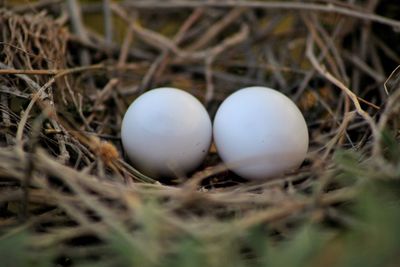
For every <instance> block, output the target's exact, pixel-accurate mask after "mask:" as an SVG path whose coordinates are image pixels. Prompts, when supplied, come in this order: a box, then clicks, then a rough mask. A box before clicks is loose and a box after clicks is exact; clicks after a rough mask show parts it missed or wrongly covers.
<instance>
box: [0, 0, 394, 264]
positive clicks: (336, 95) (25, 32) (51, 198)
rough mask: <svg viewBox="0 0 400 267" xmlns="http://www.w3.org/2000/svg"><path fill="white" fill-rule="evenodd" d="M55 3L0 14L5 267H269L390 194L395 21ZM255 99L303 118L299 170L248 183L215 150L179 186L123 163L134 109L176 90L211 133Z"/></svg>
mask: <svg viewBox="0 0 400 267" xmlns="http://www.w3.org/2000/svg"><path fill="white" fill-rule="evenodd" d="M67 2H68V3H67V7H68V8H67V9H65V8H63V7H62V6H61V4H59V3H57V2H51V1H39V2H38V3H37V4H32V6H24V5H22V6H20V5H15V6H9V7H8V8H7V9H3V10H0V25H2V27H1V28H0V49H1V50H0V51H1V53H0V97H1V99H0V100H1V103H0V107H1V108H0V113H1V125H2V127H1V129H2V130H1V132H0V145H1V147H2V148H1V149H0V191H1V194H0V225H1V226H0V233H1V235H2V237H1V239H0V248H1V249H0V255H1V257H0V258H2V261H3V259H5V262H6V263H5V264H6V265H5V266H31V265H29V264H32V263H35V264H37V266H42V265H43V266H49V265H45V262H51V263H52V264H58V265H57V266H89V265H86V264H94V263H96V264H97V263H101V266H132V264H133V265H135V264H137V265H140V266H164V265H163V264H165V266H168V264H171V266H172V265H173V264H175V263H178V262H179V263H181V264H184V263H185V256H187V255H189V256H188V257H189V258H188V259H186V260H190V261H196V262H199V263H200V262H203V263H204V264H205V265H207V266H223V265H225V266H226V265H227V264H226V262H228V263H238V265H237V266H250V265H245V264H250V263H249V262H251V264H258V263H260V262H264V263H265V262H270V261H273V260H275V261H274V262H273V263H271V264H278V262H283V261H282V259H283V258H285V257H283V256H282V258H280V259H278V258H274V257H269V258H268V259H264V258H263V255H264V254H263V252H260V248H261V247H262V246H264V245H265V246H266V247H270V246H271V247H272V248H271V249H272V250H273V248H275V247H277V246H278V247H279V244H280V242H281V241H282V240H288V239H289V240H290V239H291V236H293V235H294V233H297V231H298V229H300V228H301V227H302V226H303V225H305V224H307V225H309V224H312V225H318V226H319V227H324V229H325V230H326V229H328V230H329V231H338V232H340V231H342V230H344V229H352V227H353V221H352V220H353V219H354V220H356V219H357V218H354V217H353V214H352V213H351V212H349V206H351V205H353V204H354V205H355V203H358V201H359V199H360V197H359V196H360V195H362V193H361V192H364V191H365V188H366V187H368V184H370V183H376V181H384V182H388V181H397V180H398V179H399V171H398V170H399V166H400V165H399V164H400V157H399V150H398V148H399V135H400V133H399V123H400V121H399V109H400V89H399V84H398V81H399V79H398V77H399V76H398V75H399V71H397V69H396V66H397V64H399V62H400V60H399V57H398V53H400V51H399V50H398V49H397V50H396V47H398V46H397V44H398V42H396V40H393V39H390V38H389V39H388V37H387V35H388V33H390V34H392V33H393V30H395V29H396V28H397V29H398V28H399V27H400V22H398V21H395V20H391V19H388V18H385V17H383V16H378V15H375V14H374V10H375V9H377V8H381V9H382V8H384V7H382V5H383V4H381V5H379V3H378V2H380V1H370V2H374V3H375V2H377V3H375V5H374V4H370V5H366V6H361V5H360V6H355V5H354V6H353V5H351V4H345V3H341V2H339V1H338V3H337V5H325V4H304V3H297V2H295V3H291V2H290V3H288V4H285V3H286V2H282V3H280V2H274V3H273V2H268V1H266V2H251V1H249V2H248V4H246V2H238V3H236V4H234V3H233V2H232V1H230V2H226V3H225V2H221V3H219V2H218V3H217V2H201V1H193V2H190V1H179V2H178V1H177V2H175V1H171V2H170V3H168V4H166V3H164V2H162V1H160V2H157V3H153V1H136V2H126V3H125V2H124V3H122V4H116V3H111V4H110V3H108V4H104V3H103V5H101V4H96V3H95V4H86V5H83V6H79V5H78V4H77V3H76V1H67ZM105 2H107V1H105ZM382 2H383V1H382ZM155 4H157V5H156V6H158V7H159V9H157V8H154V5H155ZM383 6H384V5H383ZM288 9H290V11H289V10H288ZM66 10H67V11H66ZM383 11H385V10H383ZM82 13H83V14H84V16H81V15H79V14H82ZM99 14H100V15H99ZM388 14H389V13H388ZM99 16H100V18H99ZM83 18H84V19H85V23H86V24H87V25H85V23H84V21H83ZM99 24H100V25H102V29H101V31H102V33H101V34H99V33H98V32H96V30H97V31H98V30H99V29H98V25H99ZM88 25H89V26H88ZM90 25H91V26H90ZM68 26H70V27H68ZM96 27H97V28H96ZM103 28H104V30H103ZM382 29H383V30H382ZM382 31H384V32H385V34H383V33H382ZM120 33H122V34H120ZM250 85H265V86H269V87H273V88H277V89H278V90H279V91H281V92H283V93H285V94H286V95H288V96H289V97H290V98H291V99H292V100H293V101H295V102H296V103H297V104H298V106H299V107H300V109H301V110H302V112H303V114H304V116H305V118H306V121H307V123H308V127H309V132H310V149H309V152H308V155H307V158H306V160H305V162H304V163H303V165H302V166H301V167H300V168H299V169H298V170H296V171H294V172H291V173H287V174H285V175H280V176H276V177H273V178H271V179H269V180H267V181H262V182H248V181H245V180H243V179H241V178H240V177H237V176H236V175H235V174H234V173H232V172H230V171H229V170H227V169H226V167H225V166H224V165H223V164H222V163H221V161H220V159H219V158H218V156H217V154H216V152H215V149H214V148H211V149H210V151H209V153H208V156H207V159H206V161H205V163H204V164H203V165H202V166H201V167H199V168H198V169H197V170H196V171H195V172H194V173H192V174H190V175H189V177H177V178H176V179H174V180H160V179H159V178H158V177H148V176H146V175H144V174H142V173H140V172H139V171H137V170H135V169H134V166H133V167H132V166H131V165H130V164H128V163H127V162H126V161H125V160H126V157H125V154H124V151H123V149H122V147H121V144H120V138H119V137H120V135H119V134H120V133H119V131H120V126H121V119H122V117H123V114H124V112H125V111H126V109H127V107H128V105H129V104H130V102H131V101H132V100H133V99H135V98H136V97H137V96H139V95H140V94H141V93H143V92H145V91H146V90H149V89H150V88H154V87H159V86H172V87H178V88H182V89H185V90H186V91H188V92H190V93H192V94H193V95H195V96H196V97H197V98H199V99H200V100H201V101H202V102H203V103H204V105H205V106H206V108H207V110H208V111H209V113H210V114H211V115H212V116H213V115H214V114H215V111H216V109H217V107H218V105H219V104H220V103H221V102H222V101H223V99H224V98H226V97H227V95H229V94H230V93H232V92H234V91H235V90H237V89H239V88H240V87H244V86H250ZM366 181H368V182H366ZM366 184H367V185H366ZM354 216H355V215H354ZM397 219H398V218H397ZM325 230H324V231H325ZM328 230H326V231H328ZM257 238H258V239H257ZM260 238H261V239H260ZM328 239H329V238H326V240H325V239H324V240H325V241H324V242H328V241H330V239H329V240H328ZM257 240H258V241H257ZM264 240H266V241H265V242H264ZM257 242H259V243H257ZM9 244H13V246H14V248H13V249H11V248H8V249H6V248H7V247H9V246H8V245H9ZM324 244H325V245H326V243H324ZM329 244H331V243H329ZM321 247H323V246H322V245H321V246H320V248H321ZM3 248H4V249H3ZM18 249H19V250H18ZM303 249H304V248H303ZM325 249H326V251H328V252H326V251H325V254H329V251H331V250H332V251H334V250H335V248H333V247H332V246H329V245H326V247H325ZM16 250H18V252H15V251H16ZM321 250H323V249H322V248H321ZM285 251H286V250H285ZM335 251H336V250H335ZM319 252H320V254H318V255H320V256H319V257H321V258H323V259H325V260H326V259H327V258H329V257H328V256H327V255H325V254H323V251H322V252H321V251H319ZM337 253H339V254H340V255H342V256H343V255H345V253H344V252H337ZM304 255H306V252H304ZM196 257H197V258H196ZM203 257H204V258H203ZM324 257H325V258H324ZM307 259H309V258H307ZM280 260H281V261H280ZM309 260H310V261H312V262H317V259H315V258H313V259H311V258H310V259H309ZM7 262H9V264H10V265H7ZM16 263H18V264H17V265H15V264H16ZM239 263H240V264H239ZM40 264H42V265H40ZM228 265H229V264H228ZM182 266H184V265H182ZM251 266H258V265H251ZM277 266H279V265H277ZM280 266H283V265H280ZM286 266H289V265H286ZM304 266H306V265H304ZM316 266H319V265H316Z"/></svg>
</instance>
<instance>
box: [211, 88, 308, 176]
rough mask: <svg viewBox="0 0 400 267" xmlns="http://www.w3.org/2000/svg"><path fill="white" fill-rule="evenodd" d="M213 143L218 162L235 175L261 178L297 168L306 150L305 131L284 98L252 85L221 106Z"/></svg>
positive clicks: (277, 93) (306, 131)
mask: <svg viewBox="0 0 400 267" xmlns="http://www.w3.org/2000/svg"><path fill="white" fill-rule="evenodd" d="M214 141H215V145H216V147H217V151H218V154H219V155H220V157H221V159H222V160H223V161H224V162H225V163H226V164H227V166H228V168H230V169H231V170H232V171H234V172H235V173H236V174H238V175H239V176H242V177H243V178H247V179H265V178H270V177H271V176H275V175H279V174H282V173H284V172H286V171H290V170H292V169H295V168H298V167H299V166H300V164H301V163H302V162H303V161H304V158H305V156H306V153H307V150H308V130H307V125H306V122H305V120H304V117H303V115H302V114H301V112H300V110H299V109H298V108H297V106H296V105H295V104H294V103H293V102H292V101H291V100H290V99H289V98H288V97H286V96H285V95H283V94H282V93H280V92H278V91H276V90H273V89H270V88H266V87H259V86H255V87H248V88H243V89H241V90H238V91H237V92H235V93H233V94H232V95H230V96H229V97H228V98H227V99H226V100H225V101H224V102H223V103H222V104H221V106H220V107H219V109H218V111H217V113H216V115H215V120H214Z"/></svg>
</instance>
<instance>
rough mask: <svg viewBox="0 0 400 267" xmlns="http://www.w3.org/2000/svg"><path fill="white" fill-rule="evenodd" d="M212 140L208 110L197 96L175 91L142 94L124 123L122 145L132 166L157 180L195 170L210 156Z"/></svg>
mask: <svg viewBox="0 0 400 267" xmlns="http://www.w3.org/2000/svg"><path fill="white" fill-rule="evenodd" d="M211 138H212V124H211V120H210V117H209V115H208V113H207V111H206V109H205V108H204V107H203V105H202V104H201V103H200V102H199V101H198V100H197V99H196V98H195V97H194V96H192V95H191V94H189V93H187V92H185V91H182V90H179V89H175V88H168V87H164V88H158V89H153V90H150V91H148V92H146V93H145V94H143V95H141V96H140V97H138V98H137V99H136V100H135V101H134V102H133V103H132V104H131V105H130V107H129V108H128V110H127V112H126V114H125V116H124V119H123V121H122V128H121V139H122V145H123V147H124V149H125V151H126V153H127V155H128V157H129V159H130V160H131V162H132V164H133V166H134V167H136V168H137V169H138V170H140V171H141V172H143V173H144V174H147V175H151V176H154V177H155V178H157V177H173V176H175V175H179V174H187V173H188V172H190V171H193V170H194V169H195V168H196V167H198V166H199V165H200V164H201V163H202V161H203V160H204V157H205V156H206V155H207V152H208V149H209V147H210V143H211Z"/></svg>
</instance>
